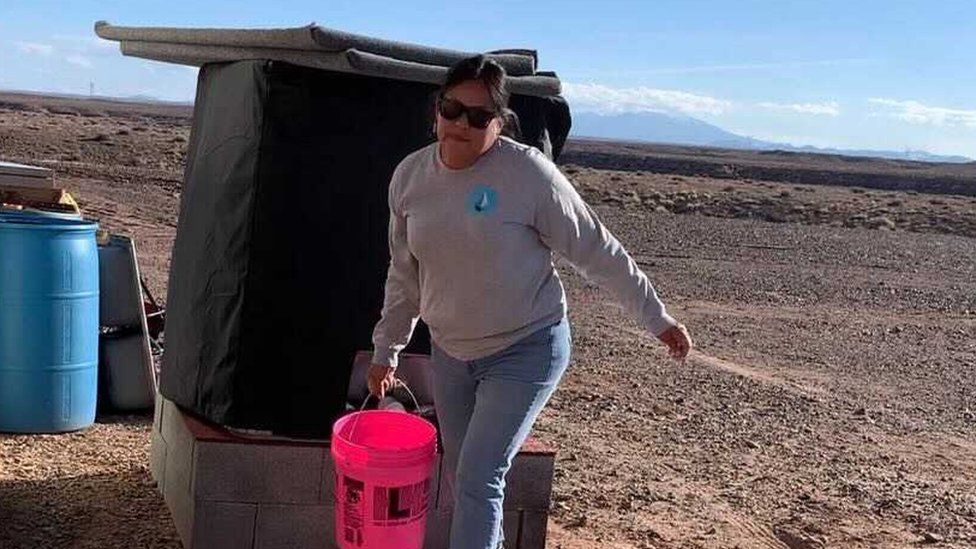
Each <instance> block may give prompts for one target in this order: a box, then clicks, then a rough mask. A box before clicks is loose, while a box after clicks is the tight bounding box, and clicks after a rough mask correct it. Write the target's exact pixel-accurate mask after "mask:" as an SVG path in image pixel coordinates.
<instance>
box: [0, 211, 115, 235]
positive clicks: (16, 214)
mask: <svg viewBox="0 0 976 549" xmlns="http://www.w3.org/2000/svg"><path fill="white" fill-rule="evenodd" d="M4 225H6V226H13V227H17V226H18V225H19V226H30V227H31V228H35V229H52V230H62V231H91V230H95V229H97V228H98V223H96V222H94V221H86V220H84V219H71V218H62V217H60V216H52V215H45V214H43V213H35V212H27V211H12V212H0V228H3V227H4Z"/></svg>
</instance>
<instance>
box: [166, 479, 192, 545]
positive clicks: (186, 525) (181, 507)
mask: <svg viewBox="0 0 976 549" xmlns="http://www.w3.org/2000/svg"><path fill="white" fill-rule="evenodd" d="M172 485H173V483H170V484H164V485H163V500H164V501H165V502H166V506H167V507H169V514H170V516H171V517H172V518H173V526H175V527H176V533H177V534H179V535H180V541H181V542H182V543H183V547H186V548H189V547H190V542H191V536H192V534H193V503H194V502H193V498H192V497H190V494H188V493H183V492H182V491H180V490H177V489H175V488H174V487H172Z"/></svg>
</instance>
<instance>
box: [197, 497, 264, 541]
mask: <svg viewBox="0 0 976 549" xmlns="http://www.w3.org/2000/svg"><path fill="white" fill-rule="evenodd" d="M257 511H258V507H257V504H254V503H229V502H218V501H197V502H196V506H195V508H194V517H193V544H192V546H191V547H192V549H251V547H252V546H253V544H254V521H255V519H256V516H257Z"/></svg>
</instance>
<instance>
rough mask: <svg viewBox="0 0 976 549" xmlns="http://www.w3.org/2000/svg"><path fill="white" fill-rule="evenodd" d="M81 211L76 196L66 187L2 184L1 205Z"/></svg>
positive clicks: (0, 192) (0, 187) (0, 191)
mask: <svg viewBox="0 0 976 549" xmlns="http://www.w3.org/2000/svg"><path fill="white" fill-rule="evenodd" d="M2 204H7V205H12V206H23V207H26V208H38V209H42V210H53V211H58V212H75V213H80V210H79V209H78V203H77V202H75V199H74V197H72V196H71V194H70V193H68V191H65V190H64V189H39V188H32V187H7V186H0V205H2Z"/></svg>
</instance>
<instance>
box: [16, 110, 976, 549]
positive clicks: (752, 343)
mask: <svg viewBox="0 0 976 549" xmlns="http://www.w3.org/2000/svg"><path fill="white" fill-rule="evenodd" d="M190 116H191V112H190V108H189V107H186V106H179V105H139V104H126V103H117V102H109V101H91V100H77V99H64V98H60V99H58V98H42V97H37V96H29V95H17V94H0V159H3V160H9V161H14V162H24V163H31V164H36V165H41V166H46V167H51V168H54V169H55V170H56V171H57V173H58V178H59V181H60V182H61V184H62V185H63V186H64V187H66V188H67V189H68V190H69V191H70V192H71V193H72V194H73V195H74V196H75V198H76V199H77V200H78V202H79V203H80V205H81V207H82V209H83V211H84V213H85V215H86V216H88V217H91V218H96V219H98V220H99V221H100V222H101V224H102V226H104V227H105V228H107V229H109V230H111V231H112V232H117V233H124V234H128V235H131V236H133V237H134V238H135V241H136V245H137V249H138V253H139V260H140V265H141V268H142V271H143V274H144V276H145V277H146V279H147V281H148V283H149V286H150V288H151V289H152V290H153V292H154V293H155V294H156V295H157V296H158V297H160V298H163V299H164V298H165V294H166V281H167V272H168V265H169V254H170V248H171V245H172V241H173V238H174V235H175V230H176V228H175V227H176V220H177V216H178V206H179V198H180V187H181V180H182V169H183V162H184V159H185V150H186V145H187V138H188V135H189V131H190V128H189V124H190ZM560 163H561V168H562V170H563V171H564V173H566V174H567V176H568V177H569V178H570V179H571V181H572V182H573V183H574V185H576V186H577V188H578V189H579V191H580V192H581V194H582V195H583V196H584V198H585V199H586V200H587V201H588V202H589V203H590V204H591V205H592V206H593V207H594V210H595V211H596V212H597V213H598V215H599V216H600V218H601V219H602V220H603V221H604V222H605V223H606V225H607V226H608V227H609V228H610V230H611V231H612V232H613V233H614V234H615V235H616V236H617V237H618V238H619V239H620V240H621V242H622V243H623V244H624V246H625V247H626V248H627V249H628V250H629V252H630V253H631V255H632V256H633V257H634V258H635V260H636V261H637V262H638V263H639V264H640V265H641V267H642V268H643V269H644V270H645V272H647V274H648V275H649V277H650V278H651V280H652V281H653V283H654V284H655V287H656V288H657V290H658V293H659V294H660V295H661V296H662V298H663V299H664V300H665V302H666V303H667V304H668V306H669V309H670V311H671V313H672V314H673V315H674V316H676V317H677V318H679V319H680V320H682V321H683V322H684V323H686V324H687V325H688V327H689V329H690V331H691V333H692V335H693V337H694V339H695V343H696V345H697V349H696V350H695V351H694V352H693V354H692V356H691V357H689V359H688V360H687V361H686V362H684V363H678V362H676V361H673V360H670V359H668V358H667V356H666V353H665V352H664V348H663V347H662V346H661V345H660V344H659V343H657V342H656V341H655V339H654V338H653V337H652V336H651V335H649V334H647V333H645V332H643V331H642V330H640V329H639V327H638V325H637V323H636V322H635V321H634V320H633V319H631V318H630V317H629V316H627V315H626V314H625V313H624V311H623V310H622V309H620V308H619V307H618V306H617V305H615V303H614V300H613V297H612V296H611V295H610V294H609V293H607V292H606V291H604V290H603V289H601V288H599V287H597V286H595V285H593V284H591V283H589V282H587V281H586V280H585V279H583V278H582V277H580V276H579V275H577V274H576V273H575V271H573V269H572V268H571V267H569V266H566V265H560V267H559V268H560V274H561V275H562V277H563V280H564V282H565V284H566V287H567V293H568V294H569V300H570V308H571V322H572V330H573V340H574V351H573V352H574V354H573V359H572V364H571V366H570V369H569V372H568V373H567V375H566V377H565V379H564V381H563V383H562V385H561V387H560V389H559V390H558V391H557V393H556V395H555V396H554V397H553V399H552V401H551V402H550V404H549V406H548V408H547V409H546V410H545V412H544V413H543V416H542V417H541V419H540V421H539V423H538V424H537V426H536V430H535V434H536V436H537V437H539V438H541V439H543V440H544V441H546V442H548V443H550V444H552V445H554V446H555V447H557V448H558V450H559V454H558V458H557V471H556V478H555V487H554V498H553V515H552V517H553V519H552V521H551V522H550V525H551V526H550V543H549V546H550V547H555V548H563V549H583V548H604V547H605V548H611V549H623V548H631V547H640V548H729V549H731V548H736V547H738V548H743V549H746V548H753V547H756V548H770V549H772V548H790V549H816V548H821V547H839V548H889V547H891V548H898V547H916V546H930V547H954V548H962V547H974V546H976V165H972V164H970V165H953V166H946V165H925V164H917V163H904V162H902V163H899V162H891V161H878V160H869V159H854V160H850V159H844V158H838V157H829V156H824V157H820V156H815V155H796V154H786V153H779V154H778V153H745V152H735V151H718V150H700V149H694V148H687V147H685V148H682V147H674V146H654V145H634V144H630V145H626V144H613V143H607V142H587V141H571V142H570V143H569V145H568V147H567V150H566V153H565V154H564V156H563V158H562V159H561V161H560ZM150 426H151V419H150V418H148V417H144V416H109V417H103V418H101V419H100V420H99V422H98V423H97V424H96V425H95V426H94V427H92V428H90V429H87V430H85V431H82V432H78V433H71V434H64V435H56V436H55V435H44V436H11V435H0V547H3V548H21V547H23V548H33V547H76V548H96V547H98V548H102V547H119V548H123V547H124V548H130V547H151V548H176V547H179V542H178V539H177V536H176V532H175V530H174V528H173V525H172V522H171V520H170V518H169V514H168V511H167V510H166V508H165V506H164V504H163V502H162V499H161V497H160V496H159V495H158V494H157V493H156V491H155V488H154V485H153V483H152V481H151V479H150V477H149V472H148V462H149V457H148V454H149V431H150Z"/></svg>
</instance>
